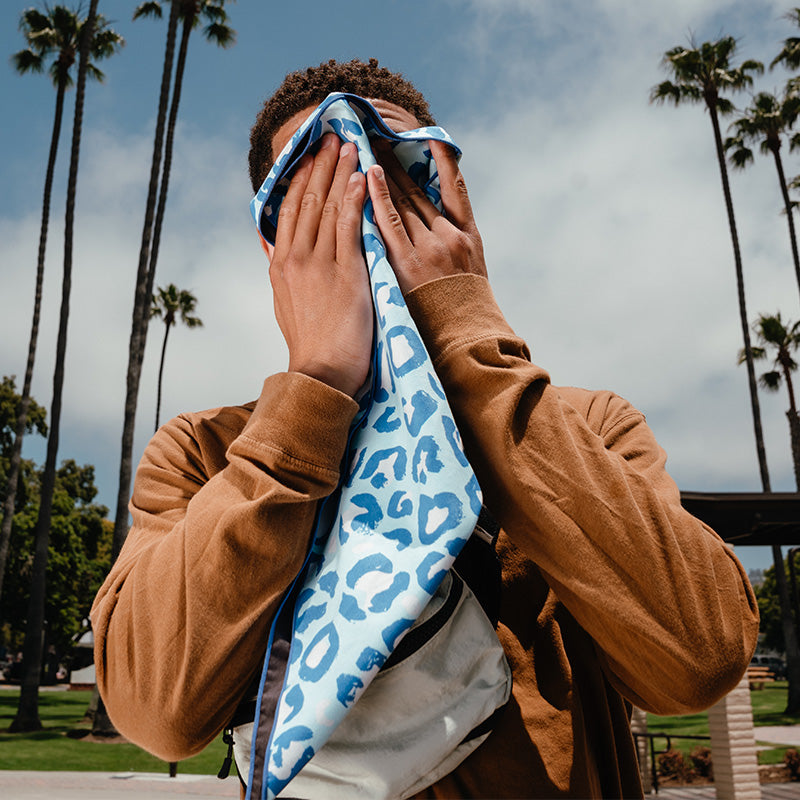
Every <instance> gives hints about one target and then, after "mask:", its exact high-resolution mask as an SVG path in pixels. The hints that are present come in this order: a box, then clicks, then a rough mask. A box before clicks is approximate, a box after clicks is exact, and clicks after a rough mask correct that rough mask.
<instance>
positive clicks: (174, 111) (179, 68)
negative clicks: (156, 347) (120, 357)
mask: <svg viewBox="0 0 800 800" xmlns="http://www.w3.org/2000/svg"><path fill="white" fill-rule="evenodd" d="M195 19H196V17H192V18H188V17H187V18H184V20H183V29H182V31H181V43H180V47H179V48H178V61H177V63H176V65H175V80H174V82H173V84H172V102H171V104H170V109H169V120H168V122H167V138H166V141H165V143H164V169H163V170H162V173H161V188H160V189H159V193H158V208H157V210H156V220H155V225H154V226H153V244H152V248H151V251H150V267H149V269H148V271H147V297H151V296H152V294H153V286H154V285H155V279H156V264H157V263H158V248H159V246H160V244H161V226H162V224H163V222H164V210H165V208H166V205H167V192H168V190H169V174H170V170H171V169H172V146H173V143H174V140H175V124H176V122H177V119H178V106H179V105H180V102H181V89H182V88H183V72H184V69H185V67H186V53H187V51H188V49H189V35H190V34H191V32H192V26H193V24H194V20H195ZM145 316H146V317H147V318H148V319H149V317H148V315H145ZM143 324H144V325H145V330H146V327H147V322H146V321H144V320H143ZM145 335H146V334H145ZM143 358H144V348H142V351H141V353H140V369H141V360H142V359H143ZM156 429H158V411H156Z"/></svg>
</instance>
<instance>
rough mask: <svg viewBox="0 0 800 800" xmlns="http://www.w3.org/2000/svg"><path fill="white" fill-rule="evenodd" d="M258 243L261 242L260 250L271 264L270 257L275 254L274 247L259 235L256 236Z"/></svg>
mask: <svg viewBox="0 0 800 800" xmlns="http://www.w3.org/2000/svg"><path fill="white" fill-rule="evenodd" d="M258 241H259V242H261V249H262V250H263V251H264V253H265V254H266V256H267V260H268V261H269V263H270V264H271V263H272V256H273V255H274V254H275V246H274V245H271V244H270V243H269V242H268V241H267V240H266V239H265V238H264V237H263V236H262V235H261V234H260V233H259V234H258Z"/></svg>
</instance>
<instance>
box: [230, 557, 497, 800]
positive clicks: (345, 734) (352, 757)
mask: <svg viewBox="0 0 800 800" xmlns="http://www.w3.org/2000/svg"><path fill="white" fill-rule="evenodd" d="M510 692H511V670H510V668H509V666H508V662H507V661H506V657H505V654H504V653H503V648H502V646H501V644H500V641H499V640H498V638H497V634H496V633H495V630H494V628H493V627H492V623H491V622H490V621H489V619H488V618H487V617H486V614H485V613H484V611H483V609H482V608H481V606H480V603H479V602H478V600H477V599H476V598H475V596H474V594H473V593H472V591H471V590H470V588H469V586H467V584H466V583H465V582H464V581H463V580H462V579H461V578H460V577H459V576H458V574H457V573H456V572H455V570H450V572H448V574H447V576H446V577H445V579H444V580H443V581H442V583H441V585H440V586H439V589H438V590H437V592H436V594H435V595H434V597H433V599H432V600H431V601H430V603H429V604H428V606H427V607H426V608H425V610H424V611H423V612H422V614H421V615H420V617H419V619H418V620H417V621H416V622H415V623H414V626H413V627H412V628H411V629H410V630H409V632H408V633H407V634H406V636H405V637H404V639H403V640H402V642H400V644H399V645H398V648H397V650H396V651H395V653H394V654H393V655H392V658H391V660H389V661H387V662H386V665H385V666H384V668H383V669H382V670H381V671H380V672H379V673H378V675H377V676H376V677H375V679H374V680H373V681H372V683H371V684H370V685H369V686H368V687H367V689H366V691H365V692H364V694H363V695H362V696H361V698H360V699H359V700H358V701H357V702H356V704H355V705H354V707H353V708H352V710H351V711H350V713H349V714H348V715H347V717H346V718H345V719H344V721H343V722H342V723H341V724H340V725H339V727H337V729H336V731H335V732H334V734H333V735H332V737H331V738H330V739H329V740H328V741H327V743H326V744H325V745H324V747H322V749H321V750H320V751H319V752H317V753H316V754H315V755H314V757H313V758H312V759H311V761H309V762H308V764H306V765H305V766H304V767H303V769H302V770H301V771H300V772H299V774H298V775H297V776H295V778H294V779H293V780H292V781H291V782H290V783H289V784H288V786H287V787H286V788H285V789H284V790H283V791H282V792H281V793H280V794H279V795H278V796H279V797H281V798H287V800H288V798H302V800H356V799H357V798H363V800H404V798H407V797H410V796H411V795H413V794H415V793H416V792H418V791H420V790H422V789H424V788H425V787H427V786H430V785H431V784H432V783H435V782H436V781H437V780H439V778H442V777H444V776H445V775H447V774H448V773H449V772H452V770H453V769H455V768H456V766H458V764H460V763H461V762H462V761H463V760H464V759H465V758H466V757H467V756H468V755H469V754H470V753H471V752H473V751H474V750H475V749H476V748H477V747H478V746H479V745H480V744H481V742H483V741H484V740H485V739H486V737H487V736H488V735H489V732H490V731H491V728H492V722H493V719H492V718H493V715H494V714H495V713H496V712H497V711H498V710H501V709H502V707H503V706H504V705H505V703H506V702H507V700H508V698H509V695H510ZM252 731H253V723H249V724H247V725H241V726H239V727H236V728H234V731H233V738H234V745H233V748H234V757H235V760H236V767H237V769H238V771H239V774H240V775H242V776H247V775H249V772H250V750H251V737H252Z"/></svg>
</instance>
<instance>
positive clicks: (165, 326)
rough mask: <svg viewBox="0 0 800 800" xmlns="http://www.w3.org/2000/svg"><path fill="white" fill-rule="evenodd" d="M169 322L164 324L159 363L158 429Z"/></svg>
mask: <svg viewBox="0 0 800 800" xmlns="http://www.w3.org/2000/svg"><path fill="white" fill-rule="evenodd" d="M169 329H170V325H169V323H166V324H165V325H164V343H163V344H162V345H161V362H160V363H159V365H158V393H157V395H156V430H158V420H159V417H160V416H161V381H162V379H163V377H164V356H165V355H166V354H167V337H168V336H169Z"/></svg>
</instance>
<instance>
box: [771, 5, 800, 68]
mask: <svg viewBox="0 0 800 800" xmlns="http://www.w3.org/2000/svg"><path fill="white" fill-rule="evenodd" d="M784 16H785V18H786V19H788V20H789V21H790V22H794V24H795V25H797V26H798V27H800V8H793V9H792V10H791V11H790V12H789V13H788V14H785V15H784ZM778 64H783V66H785V67H786V68H787V69H797V68H798V67H800V37H797V36H790V37H789V38H788V39H784V40H783V47H782V48H781V51H780V53H778V55H777V56H775V58H773V59H772V61H771V62H770V65H769V68H770V69H773V68H774V67H776V66H777V65H778Z"/></svg>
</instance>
